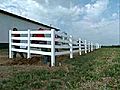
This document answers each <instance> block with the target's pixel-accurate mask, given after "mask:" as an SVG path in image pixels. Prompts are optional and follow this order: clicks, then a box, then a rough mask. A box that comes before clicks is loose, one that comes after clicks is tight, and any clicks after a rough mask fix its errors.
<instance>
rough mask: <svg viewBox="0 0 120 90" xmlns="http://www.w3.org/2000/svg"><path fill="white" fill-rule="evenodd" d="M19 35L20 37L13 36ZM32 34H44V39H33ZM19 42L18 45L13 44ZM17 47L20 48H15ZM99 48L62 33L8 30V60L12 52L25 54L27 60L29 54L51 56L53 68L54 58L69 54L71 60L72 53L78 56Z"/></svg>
mask: <svg viewBox="0 0 120 90" xmlns="http://www.w3.org/2000/svg"><path fill="white" fill-rule="evenodd" d="M17 34H19V35H20V37H16V36H15V35H17ZM34 34H44V35H45V37H34V36H33V35H34ZM15 40H19V41H20V42H19V43H16V42H14V41H15ZM32 41H40V42H41V41H44V42H47V43H43V44H38V43H32ZM15 46H19V47H20V48H15ZM33 48H34V49H33ZM41 48H46V49H50V51H42V50H41ZM99 48H101V45H100V44H98V43H96V44H95V45H93V43H92V42H90V41H88V42H87V41H86V40H84V41H83V40H81V38H79V39H78V40H75V39H73V37H72V36H71V35H67V34H66V33H62V32H60V31H55V30H54V29H52V30H49V31H48V30H45V31H31V30H27V31H12V30H9V58H13V54H12V53H13V52H14V51H16V52H24V53H27V58H31V54H41V55H49V56H51V66H55V56H57V55H65V54H70V58H73V53H79V55H81V54H82V52H84V53H88V52H91V51H93V50H95V49H99Z"/></svg>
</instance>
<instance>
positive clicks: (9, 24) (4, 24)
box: [0, 13, 47, 43]
mask: <svg viewBox="0 0 120 90" xmlns="http://www.w3.org/2000/svg"><path fill="white" fill-rule="evenodd" d="M14 27H16V28H18V29H19V30H25V29H26V30H27V29H37V28H40V27H41V28H46V27H43V26H40V25H37V24H34V23H31V22H28V21H25V20H21V19H19V18H15V17H12V16H9V15H6V14H2V13H0V43H8V36H9V35H8V32H9V30H10V29H13V28H14ZM46 29H47V28H46Z"/></svg>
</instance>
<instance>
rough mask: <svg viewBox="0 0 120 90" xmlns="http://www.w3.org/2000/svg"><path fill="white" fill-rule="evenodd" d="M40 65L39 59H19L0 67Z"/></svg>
mask: <svg viewBox="0 0 120 90" xmlns="http://www.w3.org/2000/svg"><path fill="white" fill-rule="evenodd" d="M41 64H42V59H41V57H32V58H30V59H21V58H16V59H12V60H9V61H8V62H6V63H3V64H1V65H9V66H11V65H41Z"/></svg>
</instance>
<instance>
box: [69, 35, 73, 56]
mask: <svg viewBox="0 0 120 90" xmlns="http://www.w3.org/2000/svg"><path fill="white" fill-rule="evenodd" d="M72 43H73V41H72V35H70V38H69V45H70V58H73V45H72Z"/></svg>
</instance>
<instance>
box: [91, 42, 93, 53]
mask: <svg viewBox="0 0 120 90" xmlns="http://www.w3.org/2000/svg"><path fill="white" fill-rule="evenodd" d="M91 51H93V43H92V42H91Z"/></svg>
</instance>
